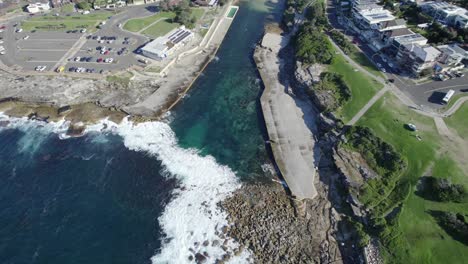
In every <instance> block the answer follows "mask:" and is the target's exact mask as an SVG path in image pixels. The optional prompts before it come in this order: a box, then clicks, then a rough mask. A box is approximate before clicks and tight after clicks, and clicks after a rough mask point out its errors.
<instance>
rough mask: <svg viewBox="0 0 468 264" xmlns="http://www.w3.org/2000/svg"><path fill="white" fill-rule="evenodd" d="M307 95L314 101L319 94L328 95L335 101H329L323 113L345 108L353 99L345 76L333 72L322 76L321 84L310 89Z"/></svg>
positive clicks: (323, 107) (323, 108) (324, 106)
mask: <svg viewBox="0 0 468 264" xmlns="http://www.w3.org/2000/svg"><path fill="white" fill-rule="evenodd" d="M307 93H308V94H309V96H310V97H312V100H313V101H314V98H313V97H316V96H317V93H326V94H327V95H329V96H332V97H333V100H329V101H328V102H326V105H323V106H322V107H321V108H322V109H321V110H322V111H334V110H336V109H338V108H340V107H341V106H343V104H344V103H346V102H347V101H349V99H350V98H351V90H350V89H349V87H348V85H347V84H346V82H345V81H344V80H343V76H341V75H340V74H337V73H331V72H324V73H322V74H321V75H320V82H319V83H317V84H315V85H313V86H312V87H309V89H308V90H307ZM319 104H320V103H319Z"/></svg>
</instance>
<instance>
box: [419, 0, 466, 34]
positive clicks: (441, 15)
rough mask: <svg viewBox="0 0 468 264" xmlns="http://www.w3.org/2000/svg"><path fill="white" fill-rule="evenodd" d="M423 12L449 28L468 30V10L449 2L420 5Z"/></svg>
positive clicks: (431, 2)
mask: <svg viewBox="0 0 468 264" xmlns="http://www.w3.org/2000/svg"><path fill="white" fill-rule="evenodd" d="M420 7H421V9H422V11H423V12H424V13H426V14H428V15H430V16H432V17H433V18H434V19H435V20H436V21H439V22H440V23H442V24H446V25H449V26H454V27H459V28H468V10H466V9H465V8H462V7H459V6H456V5H452V4H449V3H447V2H433V1H430V2H425V3H422V4H421V5H420Z"/></svg>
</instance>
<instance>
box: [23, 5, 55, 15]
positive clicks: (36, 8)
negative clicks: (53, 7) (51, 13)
mask: <svg viewBox="0 0 468 264" xmlns="http://www.w3.org/2000/svg"><path fill="white" fill-rule="evenodd" d="M26 9H27V10H28V12H29V13H32V14H35V13H39V12H43V11H47V10H50V5H49V2H47V3H34V4H29V5H28V6H27V7H26Z"/></svg>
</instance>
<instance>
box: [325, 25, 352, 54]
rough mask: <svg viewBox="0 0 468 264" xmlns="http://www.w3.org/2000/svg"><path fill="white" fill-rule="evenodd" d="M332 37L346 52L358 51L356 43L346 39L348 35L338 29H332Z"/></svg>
mask: <svg viewBox="0 0 468 264" xmlns="http://www.w3.org/2000/svg"><path fill="white" fill-rule="evenodd" d="M330 37H331V38H332V39H333V40H334V41H335V43H336V44H337V45H338V46H339V47H340V48H341V50H343V52H344V53H345V54H351V53H353V52H356V51H357V49H356V47H354V45H353V44H352V43H351V42H350V41H349V40H348V39H346V37H345V36H344V35H343V34H342V33H341V32H338V31H336V30H332V31H330Z"/></svg>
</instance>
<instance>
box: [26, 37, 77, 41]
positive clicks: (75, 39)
mask: <svg viewBox="0 0 468 264" xmlns="http://www.w3.org/2000/svg"><path fill="white" fill-rule="evenodd" d="M78 39H80V38H74V39H36V38H29V39H23V40H34V41H77V40H78Z"/></svg>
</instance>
